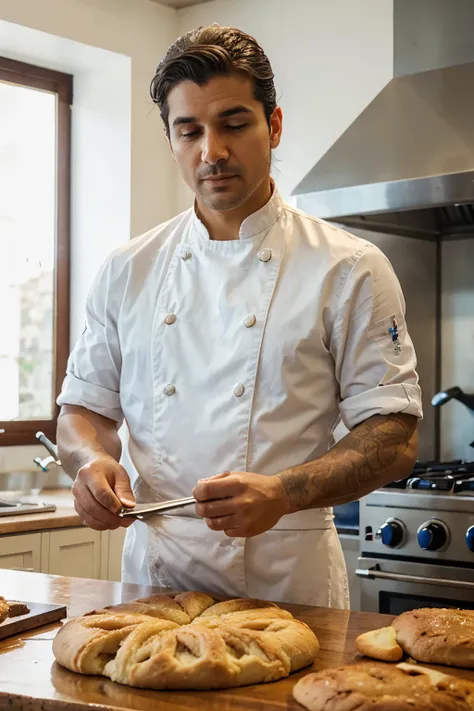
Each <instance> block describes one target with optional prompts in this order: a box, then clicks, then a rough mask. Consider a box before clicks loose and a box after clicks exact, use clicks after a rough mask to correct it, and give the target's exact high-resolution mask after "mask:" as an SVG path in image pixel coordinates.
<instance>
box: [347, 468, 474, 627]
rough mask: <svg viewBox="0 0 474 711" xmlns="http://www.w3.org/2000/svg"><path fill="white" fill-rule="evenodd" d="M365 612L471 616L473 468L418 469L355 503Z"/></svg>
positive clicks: (473, 603)
mask: <svg viewBox="0 0 474 711" xmlns="http://www.w3.org/2000/svg"><path fill="white" fill-rule="evenodd" d="M360 554H361V555H360V558H359V568H358V570H357V571H356V574H357V575H358V576H359V578H361V581H362V582H361V607H362V609H363V610H367V611H376V612H387V613H388V614H400V612H403V611H404V610H407V609H413V608H414V607H421V606H423V605H427V604H429V605H430V606H436V605H438V606H442V607H444V606H452V607H470V608H472V609H474V462H464V461H452V462H418V463H417V465H416V466H415V468H414V470H413V471H412V473H411V474H410V476H409V477H407V478H406V479H401V480H399V481H394V482H392V483H391V484H388V485H387V486H385V487H383V488H382V489H378V490H377V491H374V492H373V493H372V494H369V495H368V496H366V497H365V498H364V499H362V500H361V504H360Z"/></svg>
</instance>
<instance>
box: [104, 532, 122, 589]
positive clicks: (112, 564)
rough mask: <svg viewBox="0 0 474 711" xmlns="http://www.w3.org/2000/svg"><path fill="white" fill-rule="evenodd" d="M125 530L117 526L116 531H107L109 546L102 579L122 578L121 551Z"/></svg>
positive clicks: (117, 579) (118, 579) (118, 580)
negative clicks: (105, 568)
mask: <svg viewBox="0 0 474 711" xmlns="http://www.w3.org/2000/svg"><path fill="white" fill-rule="evenodd" d="M126 532H127V531H126V529H125V528H117V530H116V531H108V532H107V533H108V540H109V548H108V552H107V570H106V571H105V575H104V576H103V580H115V581H117V582H120V581H121V579H122V551H123V544H124V541H125V534H126Z"/></svg>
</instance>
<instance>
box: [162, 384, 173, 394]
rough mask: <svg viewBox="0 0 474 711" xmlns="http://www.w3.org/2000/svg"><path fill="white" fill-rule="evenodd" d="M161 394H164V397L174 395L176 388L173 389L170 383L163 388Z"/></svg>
mask: <svg viewBox="0 0 474 711" xmlns="http://www.w3.org/2000/svg"><path fill="white" fill-rule="evenodd" d="M163 392H164V394H165V395H174V394H175V392H176V388H175V386H174V385H172V384H171V383H169V384H168V385H166V387H165V389H164V390H163Z"/></svg>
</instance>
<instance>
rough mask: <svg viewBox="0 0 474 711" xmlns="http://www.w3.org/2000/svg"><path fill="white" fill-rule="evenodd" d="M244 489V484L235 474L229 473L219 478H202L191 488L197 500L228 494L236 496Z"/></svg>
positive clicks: (218, 497) (225, 496) (219, 497)
mask: <svg viewBox="0 0 474 711" xmlns="http://www.w3.org/2000/svg"><path fill="white" fill-rule="evenodd" d="M243 490H244V484H243V483H242V482H241V480H240V478H239V477H238V476H237V475H236V474H229V475H228V476H226V477H222V478H220V479H203V480H201V481H199V482H198V484H197V486H196V487H195V488H194V490H193V496H194V498H195V499H196V500H197V501H209V500H211V499H225V498H227V497H230V496H237V495H238V494H241V493H242V492H243Z"/></svg>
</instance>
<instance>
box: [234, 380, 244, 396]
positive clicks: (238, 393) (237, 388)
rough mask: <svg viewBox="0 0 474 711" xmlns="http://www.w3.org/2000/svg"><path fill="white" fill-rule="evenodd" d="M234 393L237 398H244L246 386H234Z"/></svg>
mask: <svg viewBox="0 0 474 711" xmlns="http://www.w3.org/2000/svg"><path fill="white" fill-rule="evenodd" d="M232 392H233V393H234V395H235V397H242V395H243V394H244V392H245V386H244V385H242V383H237V385H235V386H234V389H233V391H232Z"/></svg>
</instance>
